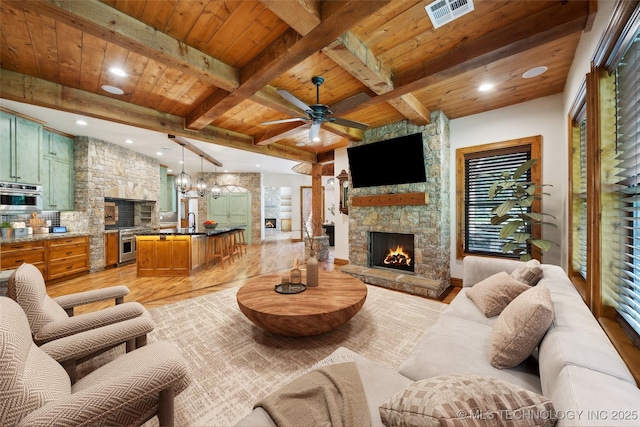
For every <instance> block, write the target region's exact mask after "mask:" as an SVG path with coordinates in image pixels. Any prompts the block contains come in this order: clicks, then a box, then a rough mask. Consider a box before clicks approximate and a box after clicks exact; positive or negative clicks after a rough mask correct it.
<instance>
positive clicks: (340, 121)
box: [331, 117, 369, 130]
mask: <svg viewBox="0 0 640 427" xmlns="http://www.w3.org/2000/svg"><path fill="white" fill-rule="evenodd" d="M331 122H332V123H335V124H337V125H342V126H347V127H350V128H356V129H361V130H365V129H366V128H368V127H369V125H368V124H365V123H360V122H354V121H353V120H347V119H341V118H340V117H333V118H332V119H331Z"/></svg>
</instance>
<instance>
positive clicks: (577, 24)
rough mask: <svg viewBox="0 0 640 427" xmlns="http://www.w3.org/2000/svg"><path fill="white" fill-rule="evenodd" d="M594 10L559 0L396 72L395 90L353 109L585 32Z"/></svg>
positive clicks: (366, 106) (356, 109) (362, 107)
mask: <svg viewBox="0 0 640 427" xmlns="http://www.w3.org/2000/svg"><path fill="white" fill-rule="evenodd" d="M590 12H591V10H590V9H589V4H588V2H580V1H571V2H566V3H565V2H556V3H554V5H553V6H552V7H549V8H546V9H544V10H542V11H540V12H538V13H535V14H533V15H530V16H527V17H526V18H524V19H522V20H520V21H518V22H515V23H513V24H510V25H507V26H505V27H503V28H498V29H496V30H495V31H491V32H489V33H487V34H486V35H484V36H482V37H479V38H477V39H474V40H472V41H468V42H466V43H463V44H461V45H460V46H459V47H458V48H457V49H455V50H452V51H450V52H447V53H445V54H442V55H439V56H437V57H435V58H432V59H431V60H429V61H425V62H423V63H421V64H420V65H419V66H418V67H416V68H414V69H411V70H407V71H404V72H402V73H398V74H396V75H395V79H394V83H395V88H394V89H393V90H392V91H389V92H386V93H383V94H380V95H378V96H376V97H373V98H371V99H369V100H366V101H363V102H361V103H360V104H358V105H357V106H354V107H353V108H352V109H351V110H349V111H351V112H353V111H358V110H362V109H366V108H370V107H372V106H375V105H377V104H379V103H381V102H389V101H391V100H393V99H394V98H398V97H400V96H404V95H406V94H408V93H410V92H413V91H416V90H419V89H424V88H426V87H429V86H430V85H432V84H435V83H438V82H440V81H442V80H443V79H447V78H450V77H454V76H456V75H458V74H460V73H464V72H466V71H470V70H474V69H478V68H481V67H484V66H486V65H489V64H491V63H492V62H494V61H499V60H501V59H504V58H508V57H509V56H512V55H515V54H517V53H521V52H524V51H526V50H527V49H531V48H534V47H536V46H540V45H542V44H545V43H548V42H551V41H553V40H556V39H558V38H561V37H564V36H567V35H569V34H573V33H576V32H579V31H582V30H583V29H584V27H585V25H586V23H587V20H588V17H589V13H590Z"/></svg>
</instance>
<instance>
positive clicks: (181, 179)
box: [175, 144, 191, 194]
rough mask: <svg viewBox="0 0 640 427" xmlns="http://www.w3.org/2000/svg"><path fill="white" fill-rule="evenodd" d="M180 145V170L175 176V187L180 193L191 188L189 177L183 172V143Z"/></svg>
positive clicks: (184, 192)
mask: <svg viewBox="0 0 640 427" xmlns="http://www.w3.org/2000/svg"><path fill="white" fill-rule="evenodd" d="M180 145H182V172H180V174H178V176H177V177H176V184H175V188H176V190H178V191H179V192H181V193H182V194H187V192H188V191H189V190H190V189H191V177H190V176H189V175H188V174H186V173H185V172H184V144H180Z"/></svg>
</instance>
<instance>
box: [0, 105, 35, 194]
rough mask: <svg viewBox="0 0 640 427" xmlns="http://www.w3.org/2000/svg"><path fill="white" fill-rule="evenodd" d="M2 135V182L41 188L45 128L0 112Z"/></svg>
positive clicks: (0, 138) (0, 169)
mask: <svg viewBox="0 0 640 427" xmlns="http://www.w3.org/2000/svg"><path fill="white" fill-rule="evenodd" d="M0 134H1V135H2V136H1V137H0V152H1V153H2V158H1V160H0V180H1V181H10V182H21V183H25V184H42V175H41V168H42V135H43V129H42V125H41V124H40V123H36V122H32V121H30V120H26V119H23V118H22V117H16V116H14V115H12V114H8V113H5V112H3V111H0Z"/></svg>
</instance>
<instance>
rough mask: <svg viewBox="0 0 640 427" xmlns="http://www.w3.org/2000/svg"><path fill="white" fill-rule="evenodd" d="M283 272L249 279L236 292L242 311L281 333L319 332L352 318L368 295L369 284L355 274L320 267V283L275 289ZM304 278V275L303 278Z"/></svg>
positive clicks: (266, 328) (291, 334)
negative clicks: (285, 291)
mask: <svg viewBox="0 0 640 427" xmlns="http://www.w3.org/2000/svg"><path fill="white" fill-rule="evenodd" d="M281 277H282V275H281V274H268V275H265V276H260V277H255V278H253V279H249V280H248V281H247V283H245V284H244V285H243V286H242V287H241V288H240V289H239V290H238V293H237V295H236V298H237V300H238V306H239V307H240V311H242V313H244V315H245V316H247V318H248V319H249V320H251V321H252V322H253V323H254V324H255V325H256V326H258V327H260V328H262V329H264V330H266V331H269V332H272V333H274V334H278V335H286V336H290V337H302V336H312V335H319V334H323V333H325V332H328V331H330V330H332V329H335V328H337V327H338V326H340V325H342V324H343V323H345V322H347V321H348V320H349V319H351V318H352V317H353V316H354V315H355V314H356V313H357V312H358V311H359V310H360V308H361V307H362V305H363V304H364V301H365V299H366V298H367V286H366V285H365V284H364V283H362V282H361V281H360V280H358V279H356V278H355V277H353V276H349V275H347V274H344V273H340V272H335V271H320V272H319V282H320V285H319V286H317V287H313V288H310V287H308V288H307V289H306V290H305V291H303V292H301V293H299V294H280V293H278V292H276V291H275V290H274V287H275V285H277V284H278V283H280V279H281ZM303 282H304V278H303Z"/></svg>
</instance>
